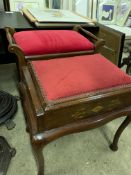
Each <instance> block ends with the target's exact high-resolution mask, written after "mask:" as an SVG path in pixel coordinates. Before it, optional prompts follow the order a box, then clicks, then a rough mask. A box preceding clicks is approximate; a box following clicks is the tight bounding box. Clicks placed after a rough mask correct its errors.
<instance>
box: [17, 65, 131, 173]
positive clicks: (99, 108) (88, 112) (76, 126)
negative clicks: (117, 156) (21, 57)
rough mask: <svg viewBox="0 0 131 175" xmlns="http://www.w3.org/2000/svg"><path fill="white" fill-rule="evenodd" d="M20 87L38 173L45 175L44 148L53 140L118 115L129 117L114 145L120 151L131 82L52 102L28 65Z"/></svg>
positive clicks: (130, 107)
mask: <svg viewBox="0 0 131 175" xmlns="http://www.w3.org/2000/svg"><path fill="white" fill-rule="evenodd" d="M19 90H20V94H21V96H22V99H23V100H22V104H23V108H24V111H25V119H26V122H27V128H28V132H29V134H30V141H31V145H32V149H33V152H34V155H35V158H36V163H37V167H38V174H37V175H44V156H43V152H42V150H43V148H44V146H45V145H47V144H48V143H50V142H52V141H53V140H55V139H57V138H59V137H62V136H64V135H68V134H71V133H77V132H82V131H87V130H90V129H93V128H97V127H100V126H102V125H104V124H106V123H108V122H110V121H112V120H114V119H116V118H119V117H122V116H127V118H126V119H125V121H124V122H123V123H122V124H121V126H120V127H119V129H118V130H117V132H116V134H115V137H114V141H113V143H112V144H111V145H110V148H111V149H112V150H113V151H116V150H117V149H118V140H119V138H120V135H121V134H122V132H123V130H124V129H125V128H126V127H127V126H128V124H129V123H130V122H131V98H130V97H131V85H128V86H123V87H122V88H121V87H115V88H112V89H110V90H107V91H106V90H104V91H100V92H99V93H98V92H97V93H93V94H90V95H89V94H84V95H79V96H78V95H77V96H73V97H69V98H66V99H63V100H56V101H53V102H49V101H46V100H44V99H43V97H42V96H41V92H40V87H39V86H38V85H37V83H36V80H35V78H34V76H33V74H32V71H31V68H30V66H29V65H28V64H27V66H23V67H22V77H21V81H20V82H19Z"/></svg>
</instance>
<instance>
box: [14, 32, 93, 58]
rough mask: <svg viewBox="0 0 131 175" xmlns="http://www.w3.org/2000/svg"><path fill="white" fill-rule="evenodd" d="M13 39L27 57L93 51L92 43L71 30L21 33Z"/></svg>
mask: <svg viewBox="0 0 131 175" xmlns="http://www.w3.org/2000/svg"><path fill="white" fill-rule="evenodd" d="M13 37H14V39H15V41H16V43H17V44H18V45H19V46H20V47H21V49H22V50H23V52H24V54H25V55H27V56H29V55H43V54H51V53H66V52H74V51H85V50H94V45H93V43H92V42H90V41H89V40H88V39H87V38H85V37H84V36H82V35H81V34H79V33H78V32H76V31H71V30H34V31H21V32H16V33H14V36H13Z"/></svg>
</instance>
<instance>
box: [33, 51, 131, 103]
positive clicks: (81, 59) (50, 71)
mask: <svg viewBox="0 0 131 175" xmlns="http://www.w3.org/2000/svg"><path fill="white" fill-rule="evenodd" d="M31 65H32V68H33V70H34V72H35V74H36V76H37V79H38V81H39V84H40V86H41V89H42V91H43V92H44V94H45V95H46V97H47V99H48V100H57V99H60V98H65V97H70V96H74V95H80V94H83V93H89V92H94V91H99V90H104V89H107V88H109V89H110V88H113V87H116V86H117V87H118V86H125V85H129V84H130V83H131V78H130V76H128V75H127V74H126V73H124V72H123V71H122V70H120V69H119V68H118V67H117V66H115V65H114V64H112V63H111V62H110V61H108V60H107V59H106V58H104V57H103V56H102V55H100V54H94V55H86V56H75V57H70V58H61V59H53V60H40V61H32V62H31Z"/></svg>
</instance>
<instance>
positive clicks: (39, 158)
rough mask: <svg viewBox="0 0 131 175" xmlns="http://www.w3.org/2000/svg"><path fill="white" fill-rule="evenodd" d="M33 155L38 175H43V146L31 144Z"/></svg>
mask: <svg viewBox="0 0 131 175" xmlns="http://www.w3.org/2000/svg"><path fill="white" fill-rule="evenodd" d="M32 149H33V153H34V156H35V159H36V164H37V169H38V174H37V175H44V156H43V152H42V151H43V145H39V144H37V143H32Z"/></svg>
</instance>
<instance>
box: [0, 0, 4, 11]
mask: <svg viewBox="0 0 131 175" xmlns="http://www.w3.org/2000/svg"><path fill="white" fill-rule="evenodd" d="M0 11H4V4H3V1H2V0H0Z"/></svg>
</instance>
